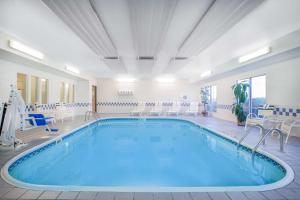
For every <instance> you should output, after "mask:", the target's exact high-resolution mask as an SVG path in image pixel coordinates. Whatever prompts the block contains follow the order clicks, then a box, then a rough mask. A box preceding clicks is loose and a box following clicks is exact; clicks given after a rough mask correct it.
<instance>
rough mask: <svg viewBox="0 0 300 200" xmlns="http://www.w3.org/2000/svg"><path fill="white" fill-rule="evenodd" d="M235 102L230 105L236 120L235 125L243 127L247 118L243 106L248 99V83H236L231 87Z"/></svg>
mask: <svg viewBox="0 0 300 200" xmlns="http://www.w3.org/2000/svg"><path fill="white" fill-rule="evenodd" d="M231 88H232V90H233V94H234V98H235V102H234V103H233V104H232V113H234V114H235V116H236V118H237V124H238V125H239V126H243V125H245V121H246V118H247V112H246V111H245V109H244V105H245V103H246V102H247V99H248V88H249V84H248V83H236V84H234V85H233V86H232V87H231Z"/></svg>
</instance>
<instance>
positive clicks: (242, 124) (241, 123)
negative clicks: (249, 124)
mask: <svg viewBox="0 0 300 200" xmlns="http://www.w3.org/2000/svg"><path fill="white" fill-rule="evenodd" d="M245 124H246V122H237V125H238V126H245Z"/></svg>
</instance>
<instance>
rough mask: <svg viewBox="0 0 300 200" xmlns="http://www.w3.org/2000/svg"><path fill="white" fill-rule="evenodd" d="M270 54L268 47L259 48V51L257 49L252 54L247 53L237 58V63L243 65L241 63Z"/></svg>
mask: <svg viewBox="0 0 300 200" xmlns="http://www.w3.org/2000/svg"><path fill="white" fill-rule="evenodd" d="M270 52H271V48H270V47H269V46H267V47H264V48H261V49H259V50H257V51H254V52H252V53H249V54H247V55H244V56H241V57H239V63H243V62H246V61H248V60H251V59H254V58H257V57H259V56H262V55H266V54H268V53H270Z"/></svg>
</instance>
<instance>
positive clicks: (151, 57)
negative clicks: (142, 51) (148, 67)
mask: <svg viewBox="0 0 300 200" xmlns="http://www.w3.org/2000/svg"><path fill="white" fill-rule="evenodd" d="M137 59H138V60H154V56H138V58H137Z"/></svg>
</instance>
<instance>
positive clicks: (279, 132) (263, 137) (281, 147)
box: [252, 128, 284, 153]
mask: <svg viewBox="0 0 300 200" xmlns="http://www.w3.org/2000/svg"><path fill="white" fill-rule="evenodd" d="M274 132H276V133H278V134H279V136H280V151H281V152H283V150H284V134H283V132H282V131H281V130H280V129H278V128H272V129H269V130H268V132H267V133H266V134H264V135H263V136H262V137H261V139H260V140H259V142H258V143H257V144H256V145H255V146H254V148H253V149H252V153H254V152H255V151H256V150H257V149H258V147H259V146H260V145H261V143H262V142H263V141H264V140H265V139H266V137H267V136H268V135H269V134H270V133H274Z"/></svg>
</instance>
